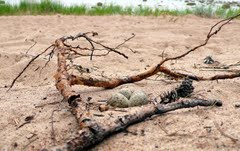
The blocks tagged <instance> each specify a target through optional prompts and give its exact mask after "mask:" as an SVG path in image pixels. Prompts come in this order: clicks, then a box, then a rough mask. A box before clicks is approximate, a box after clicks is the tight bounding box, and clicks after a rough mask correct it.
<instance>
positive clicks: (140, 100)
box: [129, 91, 148, 106]
mask: <svg viewBox="0 0 240 151" xmlns="http://www.w3.org/2000/svg"><path fill="white" fill-rule="evenodd" d="M147 103H148V99H147V95H146V94H145V93H144V92H143V91H135V92H134V93H133V94H132V96H131V98H130V99H129V106H141V105H144V104H147Z"/></svg>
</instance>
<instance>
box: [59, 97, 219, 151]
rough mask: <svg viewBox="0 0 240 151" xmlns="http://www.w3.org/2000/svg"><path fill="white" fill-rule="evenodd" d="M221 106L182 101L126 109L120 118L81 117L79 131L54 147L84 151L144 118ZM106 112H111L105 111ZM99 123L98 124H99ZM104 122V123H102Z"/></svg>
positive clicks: (214, 102) (203, 102)
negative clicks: (182, 110) (61, 144)
mask: <svg viewBox="0 0 240 151" xmlns="http://www.w3.org/2000/svg"><path fill="white" fill-rule="evenodd" d="M213 105H216V106H221V105H222V102H221V101H218V100H201V99H196V100H183V101H177V102H173V103H169V104H166V105H163V104H160V103H159V104H156V105H155V104H148V105H144V106H141V107H134V108H128V109H127V112H126V114H124V115H122V116H113V117H112V118H110V119H109V117H104V118H105V119H104V118H101V117H98V118H99V119H100V120H99V119H96V120H94V118H89V116H88V117H84V116H82V117H81V119H78V120H79V122H80V123H79V124H80V126H81V129H80V130H79V131H78V133H77V134H76V135H75V136H73V139H71V140H70V141H68V142H67V143H66V144H64V145H63V146H61V147H55V148H56V149H60V150H78V151H81V150H86V149H88V148H89V147H91V146H93V145H95V144H97V143H99V142H101V141H102V140H103V139H105V138H106V137H108V136H110V135H112V134H114V133H116V132H119V131H122V130H124V129H126V128H127V127H128V126H129V125H132V124H135V123H138V122H141V121H144V120H145V119H146V118H148V117H151V116H153V115H156V114H163V113H167V112H170V111H174V110H177V109H181V108H191V107H196V106H213ZM107 112H111V111H106V115H107ZM99 121H100V122H99ZM102 121H104V122H102Z"/></svg>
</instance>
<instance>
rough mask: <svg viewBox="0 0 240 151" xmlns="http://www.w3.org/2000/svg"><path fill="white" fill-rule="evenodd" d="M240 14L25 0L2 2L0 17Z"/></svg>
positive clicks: (209, 15) (217, 15)
mask: <svg viewBox="0 0 240 151" xmlns="http://www.w3.org/2000/svg"><path fill="white" fill-rule="evenodd" d="M238 13H240V9H238V10H237V9H224V8H222V7H221V8H217V9H213V8H212V7H195V8H193V9H191V10H190V9H187V10H168V9H158V8H156V9H152V8H149V7H143V6H139V7H134V8H133V7H121V6H118V5H112V4H111V5H102V6H97V4H96V6H94V7H87V6H85V5H80V6H76V5H75V6H69V7H67V6H64V5H63V4H61V3H58V2H53V1H51V0H41V2H40V3H37V2H29V1H26V0H23V1H21V2H20V4H19V5H10V4H6V3H5V2H4V1H3V0H0V15H53V14H63V15H116V14H118V15H137V16H160V15H173V16H182V15H187V14H195V15H197V16H201V17H214V18H215V17H223V18H225V17H229V16H233V15H236V14H238Z"/></svg>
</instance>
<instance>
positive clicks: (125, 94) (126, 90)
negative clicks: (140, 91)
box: [119, 88, 133, 99]
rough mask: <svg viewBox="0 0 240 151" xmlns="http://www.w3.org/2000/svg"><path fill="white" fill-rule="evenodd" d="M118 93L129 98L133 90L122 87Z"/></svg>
mask: <svg viewBox="0 0 240 151" xmlns="http://www.w3.org/2000/svg"><path fill="white" fill-rule="evenodd" d="M119 93H120V94H122V95H124V96H125V97H126V98H127V99H130V97H131V95H132V93H133V91H131V90H130V89H128V88H123V89H121V90H120V91H119Z"/></svg>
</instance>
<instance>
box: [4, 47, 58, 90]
mask: <svg viewBox="0 0 240 151" xmlns="http://www.w3.org/2000/svg"><path fill="white" fill-rule="evenodd" d="M53 46H54V45H51V46H49V47H48V48H47V49H45V50H44V51H43V52H41V53H39V54H38V55H36V56H35V57H34V58H32V59H31V60H30V61H29V62H28V64H27V65H26V66H25V67H24V68H23V70H22V71H21V72H20V73H19V74H18V75H17V76H16V77H15V78H14V80H13V81H12V83H11V85H10V86H9V88H8V90H7V92H8V91H9V90H10V89H11V88H12V87H13V85H14V84H15V82H16V81H17V79H18V78H19V77H20V76H21V75H22V74H23V73H24V71H25V70H26V69H27V68H28V67H29V66H30V65H31V63H32V62H34V61H35V60H36V59H37V58H38V57H39V56H41V55H42V54H44V53H45V52H47V51H48V50H49V49H50V48H51V47H53Z"/></svg>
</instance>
